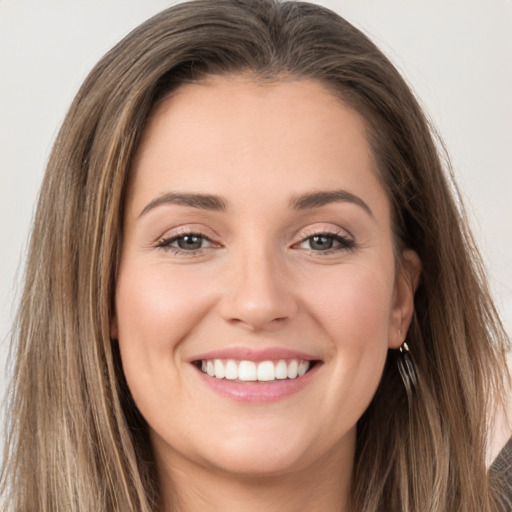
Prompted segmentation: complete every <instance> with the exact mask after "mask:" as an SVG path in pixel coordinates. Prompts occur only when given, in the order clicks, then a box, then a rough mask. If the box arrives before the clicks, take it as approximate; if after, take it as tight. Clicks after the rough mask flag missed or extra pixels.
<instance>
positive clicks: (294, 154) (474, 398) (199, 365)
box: [3, 0, 508, 512]
mask: <svg viewBox="0 0 512 512" xmlns="http://www.w3.org/2000/svg"><path fill="white" fill-rule="evenodd" d="M452 186H453V184H452V182H451V181H450V176H448V177H447V176H446V175H445V173H444V172H443V170H442V165H441V162H440V158H439V156H438V154H437V151H436V146H435V141H434V140H433V138H432V135H431V133H430V131H429V129H428V125H427V123H426V122H425V118H424V116H423V114H422V112H421V109H420V108H419V107H418V104H417V102H416V101H415V99H414V97H413V95H412V94H411V92H410V91H409V89H408V88H407V86H406V85H405V83H404V81H403V80H402V78H401V77H400V76H399V74H398V73H397V71H396V70H395V69H394V68H393V66H392V65H391V64H390V63H389V61H388V60H387V59H386V58H385V57H384V56H383V55H382V54H381V52H380V51H379V50H378V49H377V48H376V47H375V46H374V45H373V44H372V43H371V42H370V41H369V40H368V39H367V38H366V37H365V36H363V35H362V34H361V33H360V32H359V31H357V30H356V29H355V28H354V27H352V26H351V25H349V24H348V23H347V22H346V21H344V20H343V19H341V18H339V17H338V16H336V15H335V14H333V13H332V12H330V11H328V10H326V9H323V8H321V7H318V6H313V5H310V4H300V3H288V2H284V3H275V2H273V1H271V0H264V1H258V2H254V1H248V0H247V1H243V0H238V1H235V0H215V1H199V2H193V3H190V4H181V5H178V6H176V7H174V8H171V9H169V10H167V11H164V12H163V13H161V14H160V15H158V16H156V17H155V18H153V19H151V20H149V21H148V22H147V23H145V24H144V25H142V26H141V27H139V28H138V29H136V30H135V31H134V32H132V33H131V34H130V35H129V36H127V38H125V39H124V40H123V41H122V42H121V43H119V45H117V46H116V47H115V48H114V49H113V50H112V51H111V52H109V53H108V54H107V55H106V56H105V57H104V59H102V61H100V63H99V64H98V65H97V66H96V68H95V69H94V70H93V71H92V73H91V74H90V76H89V77H88V79H87V80H86V82H85V83H84V85H83V86H82V88H81V90H80V91H79V93H78V95H77V97H76V99H75V101H74V103H73V105H72V107H71V109H70V112H69V113H68V116H67V118H66V120H65V122H64V125H63V127H62V129H61V132H60V134H59V137H58V139H57V141H56V144H55V147H54V150H53V153H52V156H51V159H50V162H49V165H48V171H47V175H46V178H45V181H44V184H43V188H42V192H41V197H40V201H39V206H38V211H37V214H36V221H35V226H34V231H33V235H32V241H31V249H30V254H29V259H28V266H27V276H26V286H25V292H24V295H23V298H22V304H21V308H20V312H19V317H18V324H17V334H16V337H17V338H16V343H17V354H18V356H17V364H16V368H15V381H14V388H13V389H14V391H13V398H12V404H11V408H12V418H13V419H12V428H11V433H10V437H9V439H8V444H7V447H8V448H7V459H6V463H5V465H4V473H3V474H4V486H5V487H4V490H5V491H6V492H9V494H10V497H9V505H10V507H11V509H12V510H42V511H50V510H51V511H56V510H77V511H78V510H84V511H85V510H87V511H89V510H119V511H127V510H133V511H149V510H161V511H171V510H172V511H174V510H185V511H189V510H240V509H242V508H243V509H245V510H274V509H276V510H277V509H278V508H279V510H300V509H304V510H322V511H329V510H333V511H334V510H336V511H341V510H342V511H354V512H355V511H368V512H369V511H382V510H390V511H391V510H402V511H420V510H436V511H447V510H450V511H451V510H463V511H465V512H473V511H475V512H476V511H478V512H480V511H491V510H498V507H499V506H502V508H503V507H505V506H507V505H505V504H504V503H505V500H506V499H507V498H506V496H505V494H504V492H503V487H504V485H505V482H504V479H503V478H504V477H503V474H504V471H501V473H499V472H496V471H495V472H493V473H492V477H490V476H489V473H488V470H487V467H486V463H485V460H486V446H487V444H488V440H487V435H488V434H487V433H488V432H489V427H490V425H489V420H488V418H490V417H492V416H493V414H494V412H495V411H496V410H497V409H499V408H500V406H501V407H503V404H501V402H500V397H501V396H502V392H503V389H504V388H505V386H506V385H508V377H507V372H506V363H505V353H506V349H507V339H506V336H505V334H504V332H503V329H502V327H501V324H500V321H499V319H498V318H497V315H496V313H495V310H494V307H493V305H492V302H491V299H490V297H489V293H488V291H487V288H486V284H485V280H484V278H483V273H482V270H481V267H480V263H479V259H478V255H477V252H476V249H475V248H474V245H473V242H472V238H471V236H470V234H469V232H468V230H467V227H466V225H465V222H464V219H463V216H462V214H461V213H460V212H459V210H458V208H457V206H456V201H455V200H454V198H453V197H452V195H451V193H450V188H451V187H452ZM41 261H43V262H44V264H43V265H41ZM489 396H494V397H495V398H496V400H493V401H492V402H491V400H490V399H489ZM498 464H502V462H501V461H499V462H498ZM500 503H501V505H500ZM503 509H504V510H506V508H503Z"/></svg>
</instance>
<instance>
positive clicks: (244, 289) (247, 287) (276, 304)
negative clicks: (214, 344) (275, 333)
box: [223, 239, 296, 330]
mask: <svg viewBox="0 0 512 512" xmlns="http://www.w3.org/2000/svg"><path fill="white" fill-rule="evenodd" d="M230 267H231V268H230V275H231V279H230V284H229V288H230V289H229V290H227V293H226V296H225V299H224V304H223V316H224V318H225V319H226V320H228V321H230V322H238V323H242V324H244V325H246V326H247V327H249V328H251V329H253V330H259V329H263V328H268V327H269V326H270V325H274V324H277V323H280V322H282V321H283V320H285V319H287V318H290V317H291V316H293V315H294V313H295V311H296V303H295V300H294V297H293V294H292V292H291V289H290V282H289V281H288V282H287V279H286V277H285V275H284V264H283V261H282V258H281V255H280V254H279V251H278V250H276V249H275V248H274V247H273V246H272V244H271V243H262V242H261V240H260V241H259V243H258V242H256V243H255V240H254V239H253V240H252V241H251V243H248V244H244V245H243V249H240V250H238V251H236V250H235V251H234V254H233V257H232V259H231V260H230Z"/></svg>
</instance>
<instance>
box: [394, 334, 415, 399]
mask: <svg viewBox="0 0 512 512" xmlns="http://www.w3.org/2000/svg"><path fill="white" fill-rule="evenodd" d="M399 332H400V330H399ZM400 335H401V333H400ZM398 350H399V352H400V354H399V356H398V362H397V364H398V371H399V372H400V376H401V377H402V381H403V383H404V386H405V390H406V392H407V396H408V397H409V398H411V396H412V392H413V390H414V388H416V386H417V383H418V378H417V375H416V370H415V369H414V364H413V361H412V357H411V354H410V350H409V345H407V343H406V342H405V341H404V342H403V343H402V345H401V346H400V348H399V349H398Z"/></svg>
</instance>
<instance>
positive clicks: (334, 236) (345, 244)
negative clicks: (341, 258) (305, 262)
mask: <svg viewBox="0 0 512 512" xmlns="http://www.w3.org/2000/svg"><path fill="white" fill-rule="evenodd" d="M315 237H323V238H327V239H331V240H332V241H333V243H338V244H339V247H332V248H329V249H325V250H314V249H306V250H307V251H308V252H309V253H310V254H315V255H319V256H328V255H332V254H336V253H340V252H343V251H352V250H354V249H356V248H357V245H356V243H355V241H354V240H352V239H351V238H349V237H347V236H345V235H342V234H341V233H336V232H332V231H325V230H324V231H314V232H312V233H305V236H304V237H303V238H302V239H301V241H300V242H298V243H297V244H294V247H299V246H301V245H302V244H303V243H305V242H307V241H310V243H311V241H312V240H313V238H315Z"/></svg>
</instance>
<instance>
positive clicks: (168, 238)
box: [152, 224, 221, 256]
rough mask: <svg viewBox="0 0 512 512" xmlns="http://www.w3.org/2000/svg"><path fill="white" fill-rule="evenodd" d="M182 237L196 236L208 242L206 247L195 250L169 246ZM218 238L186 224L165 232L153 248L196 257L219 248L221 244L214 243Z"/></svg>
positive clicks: (213, 234) (202, 229)
mask: <svg viewBox="0 0 512 512" xmlns="http://www.w3.org/2000/svg"><path fill="white" fill-rule="evenodd" d="M184 236H197V237H201V238H202V239H204V240H206V241H208V242H209V246H208V247H201V248H199V249H197V250H186V249H181V248H180V247H174V246H173V245H171V244H172V243H173V242H174V241H176V240H178V239H179V238H182V237H184ZM218 238H219V237H218V236H217V235H216V234H215V232H213V231H212V230H211V229H209V228H206V227H205V226H201V225H198V224H187V225H182V226H177V227H175V228H172V229H169V230H167V231H165V233H164V234H163V235H160V236H159V237H158V238H157V239H156V240H155V241H154V242H153V244H152V245H153V247H155V248H157V249H163V250H167V251H172V252H175V253H176V254H186V255H189V256H192V255H198V254H199V253H201V252H203V251H206V250H209V249H211V248H216V247H221V244H220V243H219V242H217V241H216V239H218Z"/></svg>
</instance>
